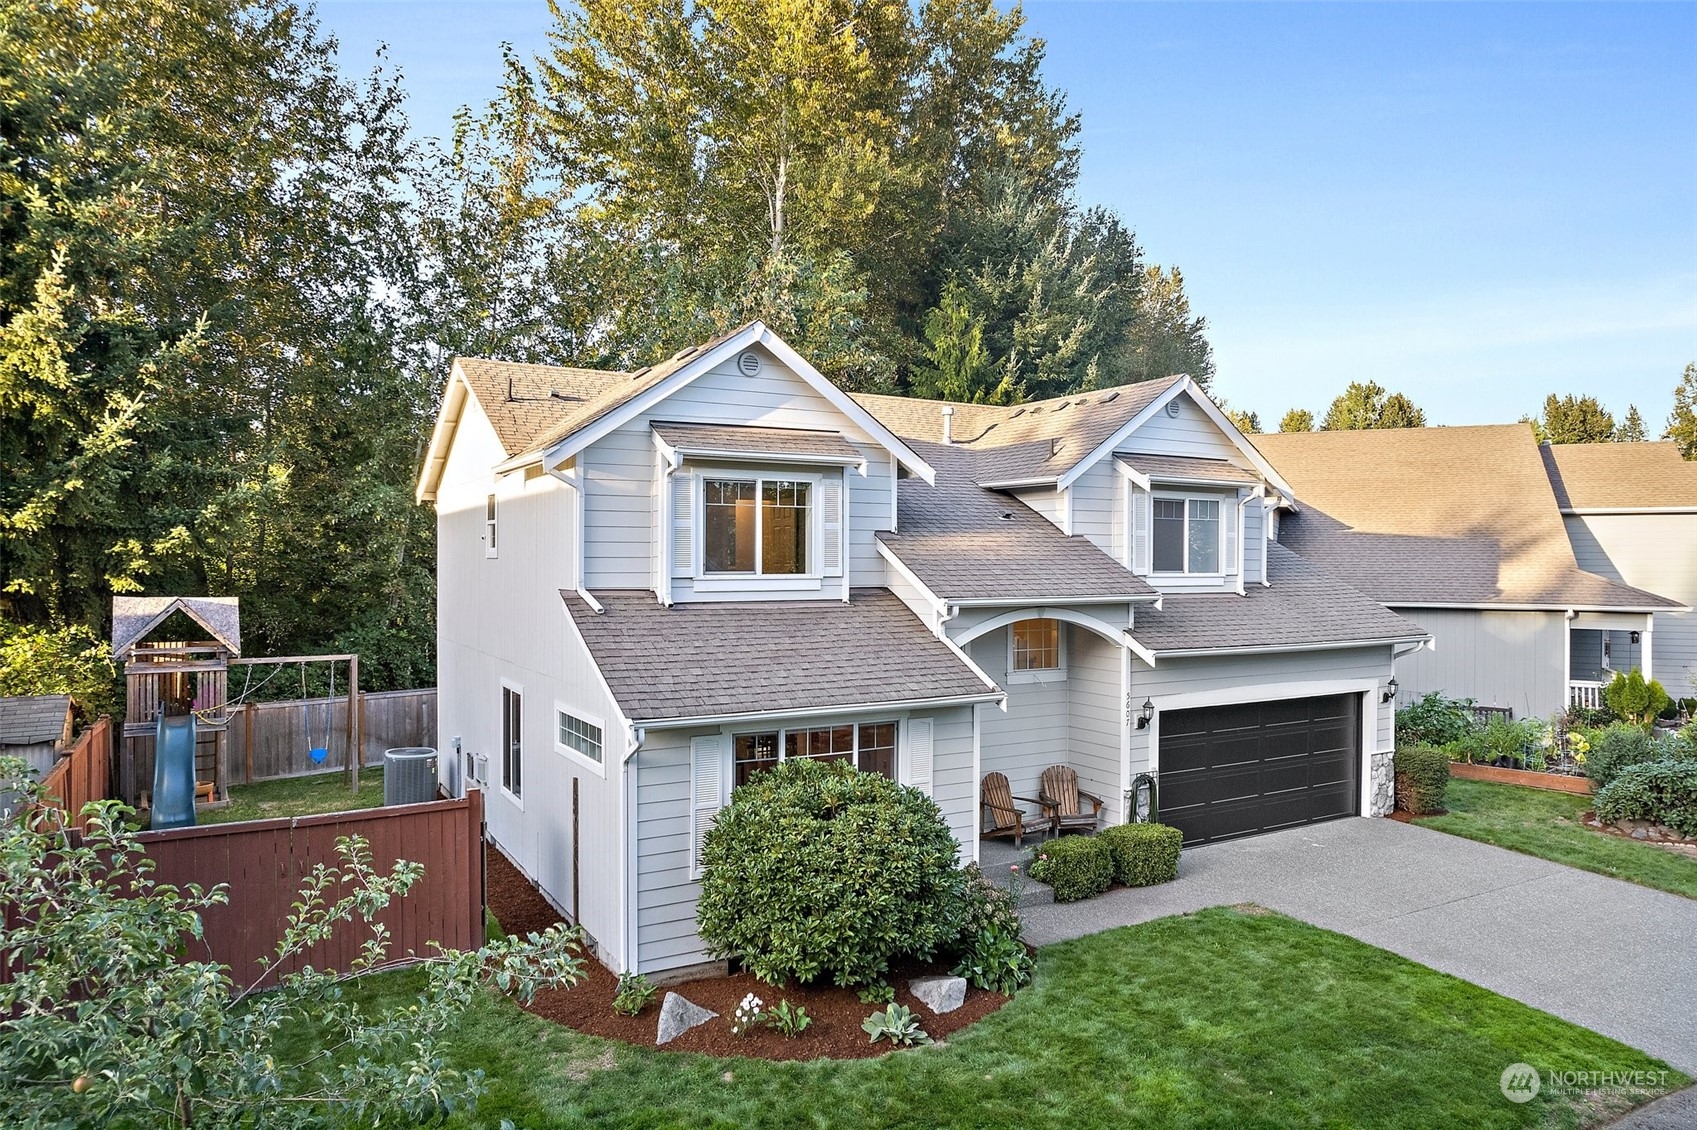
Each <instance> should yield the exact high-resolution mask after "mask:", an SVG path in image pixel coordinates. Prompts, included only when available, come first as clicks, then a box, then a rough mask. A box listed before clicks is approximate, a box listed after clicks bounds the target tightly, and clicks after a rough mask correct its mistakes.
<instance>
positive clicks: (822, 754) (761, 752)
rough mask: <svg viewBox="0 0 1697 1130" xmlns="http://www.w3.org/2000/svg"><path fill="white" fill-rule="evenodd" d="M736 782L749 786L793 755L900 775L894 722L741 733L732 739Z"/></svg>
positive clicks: (891, 777) (884, 774) (884, 773)
mask: <svg viewBox="0 0 1697 1130" xmlns="http://www.w3.org/2000/svg"><path fill="white" fill-rule="evenodd" d="M731 754H732V762H733V764H734V765H735V766H736V776H735V784H737V785H746V784H747V783H748V782H749V781H751V780H753V779H754V777H755V776H756V775H757V774H759V773H762V772H764V771H765V770H767V769H770V768H772V767H773V766H774V765H777V764H778V762H780V761H786V760H788V759H789V758H792V757H811V758H814V759H816V760H819V761H846V762H848V763H849V764H850V765H853V766H854V767H855V768H856V769H859V770H860V771H861V772H862V773H878V774H881V775H883V776H885V777H889V778H890V779H891V780H894V779H895V776H896V724H895V723H894V722H862V723H860V724H859V725H855V724H853V723H843V724H839V725H834V726H814V727H810V728H807V729H794V730H768V731H765V732H763V733H755V734H737V735H736V736H735V737H734V738H732V739H731Z"/></svg>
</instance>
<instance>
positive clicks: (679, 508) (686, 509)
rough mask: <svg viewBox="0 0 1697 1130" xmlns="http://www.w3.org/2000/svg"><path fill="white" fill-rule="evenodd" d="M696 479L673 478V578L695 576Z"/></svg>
mask: <svg viewBox="0 0 1697 1130" xmlns="http://www.w3.org/2000/svg"><path fill="white" fill-rule="evenodd" d="M694 525H695V479H694V478H692V477H691V476H689V475H682V474H679V475H673V476H672V576H674V577H693V576H695V538H694V536H693V534H694V529H693V527H694Z"/></svg>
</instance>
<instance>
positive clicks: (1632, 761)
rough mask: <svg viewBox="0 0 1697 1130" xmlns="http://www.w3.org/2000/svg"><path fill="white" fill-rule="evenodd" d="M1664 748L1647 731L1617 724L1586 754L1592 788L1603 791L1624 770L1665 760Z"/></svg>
mask: <svg viewBox="0 0 1697 1130" xmlns="http://www.w3.org/2000/svg"><path fill="white" fill-rule="evenodd" d="M1661 746H1662V743H1661V742H1659V741H1657V740H1656V738H1655V736H1654V735H1652V734H1651V733H1650V731H1648V730H1646V729H1644V727H1642V726H1631V725H1628V724H1626V723H1624V722H1621V723H1617V724H1615V725H1613V726H1610V727H1609V728H1608V729H1606V730H1603V731H1601V732H1600V733H1598V734H1596V735H1595V736H1593V737H1592V738H1591V748H1590V749H1589V750H1587V751H1586V753H1585V775H1586V776H1587V777H1589V778H1590V779H1591V784H1592V786H1593V787H1595V788H1598V789H1601V788H1603V787H1605V786H1606V785H1608V784H1609V783H1610V782H1611V781H1613V780H1614V779H1615V778H1616V777H1618V776H1619V775H1620V773H1621V771H1622V770H1623V769H1627V768H1629V767H1631V766H1633V765H1644V764H1647V763H1648V762H1651V761H1660V760H1662V758H1663V754H1664V751H1663V749H1662V748H1661ZM1670 752H1671V751H1670Z"/></svg>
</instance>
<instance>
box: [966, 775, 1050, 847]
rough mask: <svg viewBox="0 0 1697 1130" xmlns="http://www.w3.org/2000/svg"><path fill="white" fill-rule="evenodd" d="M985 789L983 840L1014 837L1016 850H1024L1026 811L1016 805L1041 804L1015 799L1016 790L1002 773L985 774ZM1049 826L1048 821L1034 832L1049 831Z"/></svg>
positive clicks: (1020, 797) (1025, 799)
mask: <svg viewBox="0 0 1697 1130" xmlns="http://www.w3.org/2000/svg"><path fill="white" fill-rule="evenodd" d="M981 787H982V797H983V799H982V801H981V803H982V804H983V805H984V812H985V814H986V819H985V821H984V830H983V836H984V837H985V838H986V839H988V838H990V837H993V836H1011V837H1013V843H1014V847H1023V846H1024V843H1025V833H1026V830H1027V829H1026V827H1025V820H1026V816H1025V810H1024V809H1021V808H1018V807H1016V806H1015V804H1014V802H1015V801H1018V802H1020V803H1021V804H1037V802H1036V801H1034V800H1032V799H1031V798H1029V797H1022V796H1014V795H1013V789H1012V788H1011V787H1010V786H1009V785H1008V779H1007V777H1005V776H1003V775H1002V774H1000V773H986V774H984V783H983V785H982V786H981ZM1048 826H1049V822H1048V821H1046V820H1045V821H1042V822H1041V823H1040V824H1039V825H1038V826H1037V827H1034V828H1032V829H1030V830H1031V831H1033V832H1041V831H1046V830H1047V829H1048Z"/></svg>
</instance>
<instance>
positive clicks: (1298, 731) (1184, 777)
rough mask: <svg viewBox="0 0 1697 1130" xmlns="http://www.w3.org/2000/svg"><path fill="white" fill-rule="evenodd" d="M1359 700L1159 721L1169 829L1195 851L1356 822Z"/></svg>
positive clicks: (1229, 709) (1239, 708) (1250, 706)
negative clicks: (1282, 831) (1236, 839)
mask: <svg viewBox="0 0 1697 1130" xmlns="http://www.w3.org/2000/svg"><path fill="white" fill-rule="evenodd" d="M1360 708H1361V696H1360V695H1353V694H1350V695H1333V696H1330V697H1328V698H1299V699H1291V700H1288V701H1283V702H1250V703H1243V704H1241V705H1235V706H1211V707H1208V708H1206V709H1202V710H1175V711H1173V712H1171V713H1163V714H1162V715H1161V749H1160V793H1159V804H1160V810H1161V816H1160V819H1161V822H1162V823H1163V824H1171V825H1173V826H1174V827H1176V828H1178V829H1179V830H1180V831H1182V832H1183V833H1184V842H1185V843H1187V844H1202V843H1207V842H1208V841H1210V840H1225V839H1230V838H1232V837H1233V836H1252V835H1254V834H1256V833H1257V832H1271V831H1274V830H1275V829H1278V828H1291V827H1295V826H1296V825H1298V824H1312V823H1314V822H1316V821H1319V820H1330V819H1332V818H1334V817H1337V816H1353V815H1355V813H1356V811H1357V807H1358V802H1359V798H1360V795H1361V790H1360V780H1359V774H1360V772H1361V719H1360Z"/></svg>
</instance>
